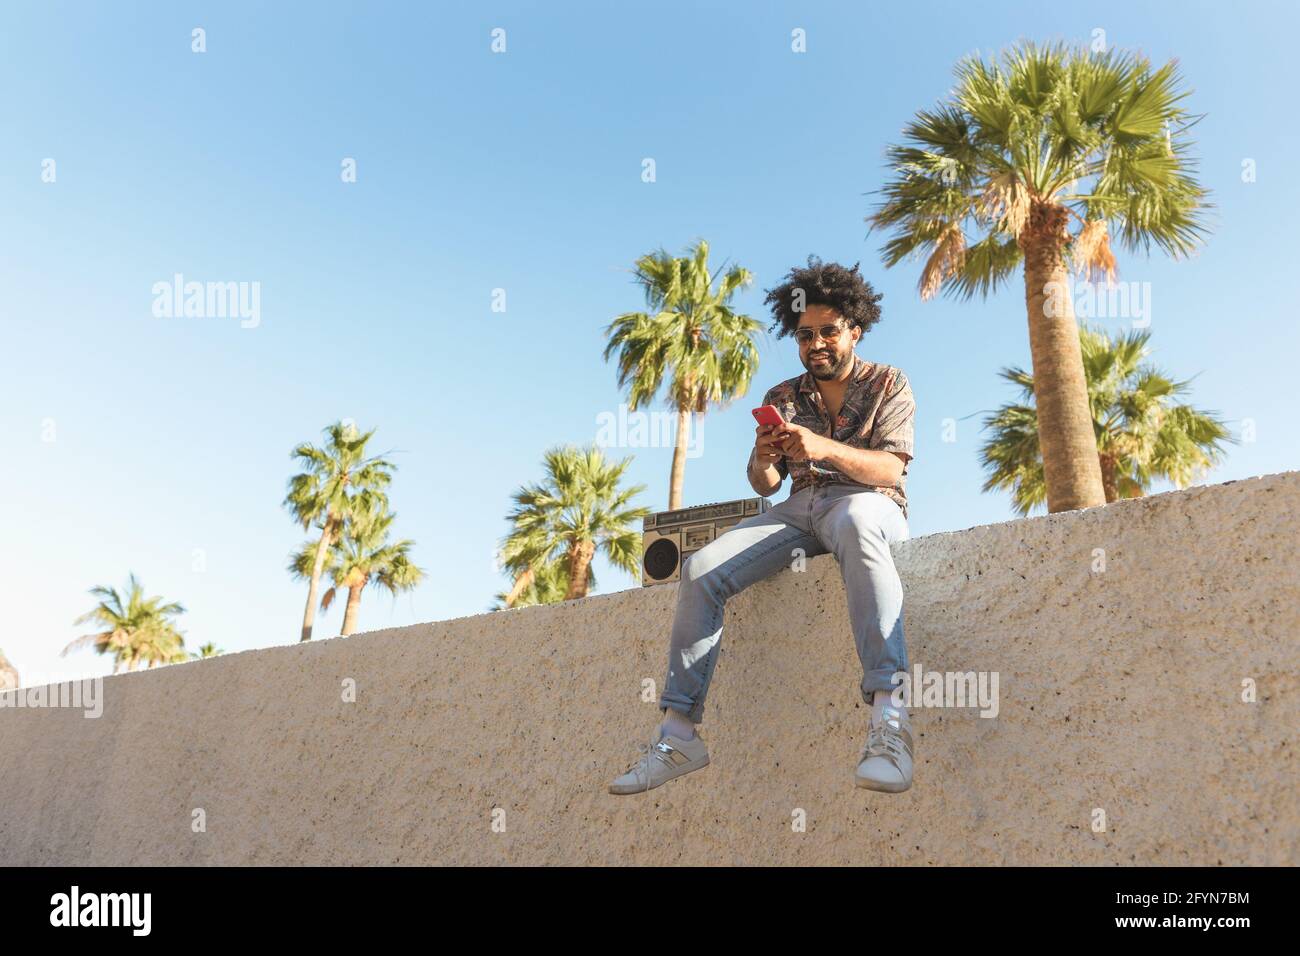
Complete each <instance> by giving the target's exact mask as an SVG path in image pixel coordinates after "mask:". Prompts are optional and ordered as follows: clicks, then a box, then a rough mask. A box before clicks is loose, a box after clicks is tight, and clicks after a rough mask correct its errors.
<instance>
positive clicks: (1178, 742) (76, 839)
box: [0, 472, 1300, 865]
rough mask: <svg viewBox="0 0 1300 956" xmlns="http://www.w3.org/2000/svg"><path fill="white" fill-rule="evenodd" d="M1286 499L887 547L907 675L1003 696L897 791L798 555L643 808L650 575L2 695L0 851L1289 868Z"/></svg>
mask: <svg viewBox="0 0 1300 956" xmlns="http://www.w3.org/2000/svg"><path fill="white" fill-rule="evenodd" d="M1297 514H1300V473H1294V472H1293V473H1287V474H1283V475H1272V476H1267V477H1264V478H1255V479H1249V480H1245V481H1236V482H1230V483H1228V484H1224V485H1214V486H1208V487H1197V488H1193V489H1190V490H1188V491H1183V492H1175V493H1171V494H1164V495H1158V496H1154V497H1152V498H1149V499H1144V500H1136V501H1128V502H1122V503H1119V504H1115V505H1110V506H1108V507H1105V508H1095V509H1089V510H1086V511H1082V512H1073V513H1068V514H1062V515H1053V516H1049V517H1044V518H1034V519H1029V520H1021V521H1011V522H1007V523H1005V524H997V525H990V526H984V527H978V528H972V529H969V530H966V531H960V532H954V533H948V534H939V535H933V536H930V537H926V538H921V539H917V540H913V541H908V542H905V543H903V544H901V545H898V546H896V547H895V556H896V559H897V561H898V565H899V568H900V571H901V572H902V575H903V579H904V584H905V587H906V593H907V604H906V611H905V615H906V627H907V635H908V644H909V649H910V654H911V657H912V664H913V666H915V665H918V664H919V665H921V666H922V667H923V668H924V669H926V670H938V671H977V672H978V671H989V672H992V671H996V672H997V673H998V675H999V692H1000V712H999V714H998V716H997V717H996V718H983V717H980V716H979V714H978V711H977V710H976V709H972V708H965V709H951V708H950V709H940V708H925V707H920V708H915V707H914V708H913V710H912V715H913V717H912V725H913V730H914V732H915V733H916V734H917V735H918V736H917V765H916V776H915V784H914V786H913V788H912V789H911V790H910V791H909V792H907V793H904V794H899V795H888V794H879V793H872V792H869V791H866V790H861V789H857V788H855V787H854V786H853V770H854V762H855V758H856V755H857V752H858V748H859V747H860V746H861V744H862V742H863V739H864V735H865V729H866V713H865V710H864V708H863V706H862V704H861V701H860V698H859V695H858V690H857V684H858V680H859V678H860V670H859V665H858V661H857V657H856V654H855V653H854V649H853V641H852V638H851V636H850V632H849V629H848V619H847V613H846V610H845V602H844V592H843V585H842V583H841V579H840V575H839V569H838V566H837V565H836V563H835V559H834V557H832V556H830V555H825V556H821V557H817V558H814V559H811V560H810V561H808V562H807V568H806V570H804V571H802V572H797V571H794V570H786V571H783V572H781V573H780V574H778V575H776V576H774V577H773V578H771V579H769V580H767V581H764V582H762V583H760V584H758V585H755V586H754V587H752V588H750V589H749V590H747V591H745V592H743V593H742V594H740V595H738V596H737V597H735V598H733V599H732V601H731V603H730V604H729V605H728V608H727V615H726V622H725V627H724V633H723V639H722V647H723V650H722V656H721V657H720V659H719V662H718V666H717V671H716V674H715V677H714V682H713V686H712V688H711V690H710V694H709V698H708V704H707V714H706V717H705V723H704V724H703V726H702V736H703V738H704V740H705V741H706V742H707V743H708V745H709V748H710V754H711V757H712V763H711V765H710V766H709V767H707V768H705V769H703V770H701V771H697V772H696V773H693V774H690V775H688V776H686V777H683V778H681V779H679V780H676V781H673V782H671V783H669V784H667V785H666V786H664V787H661V788H659V789H657V790H653V791H651V792H650V793H648V794H638V795H634V796H612V795H610V794H609V793H607V792H606V786H607V784H608V781H609V780H610V778H611V777H613V776H614V775H615V774H617V773H619V772H621V771H622V770H624V769H626V767H627V766H628V765H629V764H630V763H631V762H632V760H633V758H634V756H635V743H636V742H637V741H638V740H643V739H646V738H647V737H648V735H649V733H650V731H651V728H652V727H653V725H654V723H655V721H656V719H657V717H658V711H657V708H656V706H655V704H654V703H653V702H645V701H643V700H642V682H643V681H645V680H646V679H651V680H653V681H654V682H655V688H654V689H655V691H656V692H657V690H658V685H659V683H660V682H661V681H662V678H663V671H664V667H665V660H666V657H665V654H666V651H665V642H666V640H667V633H668V626H669V623H670V622H671V615H672V611H673V605H674V600H675V596H676V585H666V586H660V587H655V588H649V589H641V588H636V589H633V590H627V591H622V592H618V593H614V594H608V595H599V596H596V597H591V598H586V599H583V600H579V601H570V602H566V603H564V604H559V605H550V606H543V607H534V608H521V609H517V610H510V611H503V612H497V613H490V614H481V615H478V616H474V617H467V618H459V619H456V620H451V621H439V622H437V623H434V624H424V625H418V626H414V627H406V628H398V629H393V630H387V631H378V632H374V633H369V634H361V635H356V636H354V637H350V638H335V639H333V640H318V641H313V642H311V643H309V644H305V645H292V646H285V647H274V648H270V649H267V650H260V651H249V652H245V653H240V654H234V655H227V656H224V657H220V658H216V659H212V660H207V661H199V662H194V663H190V664H182V665H177V666H172V667H167V668H161V669H158V670H156V671H153V672H144V673H137V674H129V675H123V676H119V677H113V678H109V679H107V680H105V682H104V685H103V691H104V713H103V716H102V717H100V718H98V719H86V718H85V717H83V716H82V711H80V710H73V709H26V708H24V709H14V708H3V709H0V864H81V863H86V864H236V863H254V864H260V863H313V864H338V863H365V864H382V863H399V864H422V863H439V864H447V863H462V864H465V863H467V864H496V863H517V864H545V863H600V864H628V863H659V864H664V863H667V864H672V863H727V864H732V863H735V864H740V863H747V864H771V863H782V864H785V863H789V864H839V863H886V862H887V863H896V864H963V863H965V864H996V863H1020V864H1033V863H1045V864H1076V863H1084V864H1120V865H1129V864H1151V863H1167V864H1218V863H1224V864H1241V863H1274V864H1295V863H1300V852H1298V849H1297V845H1298V842H1300V825H1298V824H1300V810H1298V806H1297V803H1298V800H1297V789H1298V788H1297V783H1298V782H1300V781H1298V776H1297V760H1296V746H1297V743H1296V740H1295V736H1294V731H1295V729H1296V728H1297V727H1298V726H1300V719H1298V718H1300V712H1298V709H1297V684H1298V677H1300V654H1297V634H1298V633H1300V551H1298V549H1297V540H1298V539H1297V518H1296V516H1297ZM1095 549H1104V559H1105V570H1104V571H1101V570H1097V569H1098V568H1099V567H1100V565H1099V564H1098V561H1099V560H1100V558H1099V555H1098V552H1096V551H1095ZM349 678H350V679H352V680H355V686H356V700H355V702H346V701H345V700H344V699H343V696H344V695H343V687H344V684H345V682H346V681H347V680H348V679H349ZM1247 678H1249V679H1252V680H1253V681H1254V682H1255V684H1256V687H1257V700H1256V701H1255V702H1253V703H1247V702H1243V701H1242V686H1243V685H1242V682H1243V680H1244V679H1247ZM196 809H201V810H202V811H203V814H204V818H205V821H206V832H200V833H195V832H192V826H191V821H192V819H194V813H195V810H196ZM1099 809H1100V810H1102V811H1104V813H1105V825H1106V828H1105V830H1104V832H1095V831H1094V828H1093V822H1094V820H1095V819H1099V817H1097V816H1096V811H1097V810H1099ZM494 814H495V819H496V820H497V823H498V826H497V828H496V830H494V828H493V820H494ZM799 819H802V820H804V821H806V829H804V831H803V832H800V831H799V829H798V828H796V827H794V826H792V822H793V821H796V820H799ZM501 824H504V830H503V831H502V830H501Z"/></svg>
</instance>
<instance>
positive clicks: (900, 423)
mask: <svg viewBox="0 0 1300 956" xmlns="http://www.w3.org/2000/svg"><path fill="white" fill-rule="evenodd" d="M763 404H764V405H775V406H776V409H777V411H779V412H780V413H781V417H782V418H783V419H785V421H787V422H792V423H794V424H795V425H802V426H803V427H804V428H807V429H810V430H811V431H814V432H816V433H817V434H819V435H825V436H826V437H828V438H833V439H834V440H835V441H837V442H841V443H842V444H845V445H849V446H850V447H852V448H871V449H876V450H878V451H896V452H902V453H903V454H905V455H907V459H908V460H907V461H906V462H904V463H903V474H902V475H901V476H899V479H898V483H897V484H895V485H893V486H892V487H887V486H884V485H868V484H864V483H863V482H860V481H857V480H856V479H854V478H850V477H849V476H848V475H845V474H843V473H842V472H840V471H837V470H836V469H834V468H832V467H830V466H829V465H824V464H822V463H821V460H820V459H814V460H811V461H807V460H806V461H791V460H790V459H788V458H786V457H784V456H782V457H781V459H780V460H779V461H777V463H776V470H777V472H778V473H779V474H780V475H781V478H782V479H783V480H784V479H785V478H786V477H787V476H789V477H793V479H794V482H793V484H792V485H791V486H790V494H791V495H793V494H795V493H796V492H799V491H801V490H802V489H803V488H805V487H807V486H808V485H816V486H818V487H820V486H822V485H827V484H830V483H832V482H844V483H846V484H850V485H861V486H862V487H863V488H870V489H871V490H873V491H878V492H880V493H881V494H883V495H887V496H888V497H889V498H890V499H891V500H893V501H894V502H895V503H896V504H897V505H898V507H900V508H902V509H903V516H904V517H906V516H907V491H906V488H905V485H906V482H907V466H908V464H910V463H911V459H912V419H913V417H914V416H915V414H916V402H915V400H914V399H913V398H912V386H911V385H910V384H909V383H908V381H907V376H906V375H904V374H903V372H902V371H901V370H900V369H896V368H894V367H893V366H891V365H877V364H875V363H873V362H868V361H865V360H864V359H860V358H858V356H857V354H856V353H855V354H854V355H853V371H852V372H851V373H850V374H849V379H848V384H847V385H846V387H845V389H844V403H843V404H842V405H841V406H840V410H839V414H838V415H836V416H835V424H834V428H833V429H832V427H831V421H830V412H829V411H828V410H827V408H826V404H825V402H824V401H823V400H822V394H821V392H820V391H818V389H817V384H816V380H815V379H814V378H813V375H812V373H811V372H804V373H803V374H802V375H800V376H797V377H795V378H791V379H786V380H785V381H784V382H782V383H781V384H779V385H775V386H773V387H772V388H770V389H768V390H767V394H766V395H764V396H763ZM750 460H751V461H752V460H753V456H752V455H751V456H750Z"/></svg>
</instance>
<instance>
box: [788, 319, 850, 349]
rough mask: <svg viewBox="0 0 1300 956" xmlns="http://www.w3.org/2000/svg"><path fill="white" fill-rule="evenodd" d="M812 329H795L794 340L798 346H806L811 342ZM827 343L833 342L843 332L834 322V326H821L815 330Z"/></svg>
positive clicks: (842, 328)
mask: <svg viewBox="0 0 1300 956" xmlns="http://www.w3.org/2000/svg"><path fill="white" fill-rule="evenodd" d="M813 331H814V330H813V329H809V328H800V329H795V332H794V340H795V341H796V342H798V343H799V344H800V345H807V344H808V343H809V342H811V341H812V340H813ZM816 331H817V332H818V333H819V334H820V335H821V337H822V338H823V339H825V340H826V341H827V342H834V341H835V340H836V339H838V338H839V337H840V335H842V334H843V332H844V326H843V325H841V324H840V323H838V322H836V323H835V324H834V325H823V326H822V327H821V328H820V329H817V330H816Z"/></svg>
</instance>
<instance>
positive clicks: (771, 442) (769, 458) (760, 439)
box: [754, 425, 788, 468]
mask: <svg viewBox="0 0 1300 956" xmlns="http://www.w3.org/2000/svg"><path fill="white" fill-rule="evenodd" d="M784 427H788V426H782V425H759V426H758V428H757V429H756V431H755V436H754V460H755V461H756V462H757V463H758V465H759V467H761V468H767V467H769V466H772V465H775V464H776V463H777V462H778V461H780V460H781V456H782V455H784V454H785V452H783V451H782V450H781V445H780V444H779V442H780V440H781V437H782V436H781V434H780V433H779V432H778V431H777V430H778V429H781V428H784Z"/></svg>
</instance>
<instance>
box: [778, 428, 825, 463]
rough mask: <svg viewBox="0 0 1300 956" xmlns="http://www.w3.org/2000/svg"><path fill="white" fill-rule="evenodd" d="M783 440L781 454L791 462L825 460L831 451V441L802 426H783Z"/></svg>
mask: <svg viewBox="0 0 1300 956" xmlns="http://www.w3.org/2000/svg"><path fill="white" fill-rule="evenodd" d="M784 431H785V438H784V439H783V440H782V442H781V453H782V454H784V455H785V457H787V458H789V459H790V460H792V461H807V460H812V459H817V458H825V457H826V455H827V454H829V453H830V450H831V440H830V439H829V438H827V437H826V436H825V435H818V434H817V433H816V432H815V431H813V430H812V429H809V428H804V427H803V426H802V425H792V424H789V423H787V424H786V426H785V429H784Z"/></svg>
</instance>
